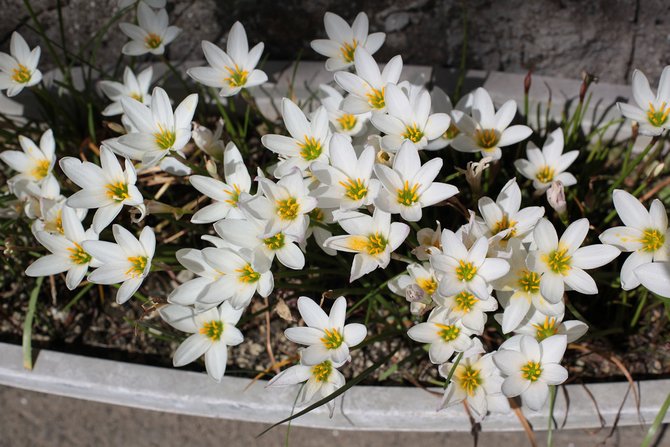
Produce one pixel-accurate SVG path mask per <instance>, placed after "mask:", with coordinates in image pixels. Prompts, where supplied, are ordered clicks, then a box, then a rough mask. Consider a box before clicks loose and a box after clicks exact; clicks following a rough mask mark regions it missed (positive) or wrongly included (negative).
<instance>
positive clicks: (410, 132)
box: [401, 124, 424, 143]
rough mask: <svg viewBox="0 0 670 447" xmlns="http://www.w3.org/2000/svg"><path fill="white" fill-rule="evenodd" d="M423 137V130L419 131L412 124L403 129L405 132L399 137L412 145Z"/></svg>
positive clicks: (417, 127)
mask: <svg viewBox="0 0 670 447" xmlns="http://www.w3.org/2000/svg"><path fill="white" fill-rule="evenodd" d="M423 135H424V134H423V130H421V129H419V126H417V125H416V124H412V125H411V126H407V127H405V132H404V133H403V134H402V135H401V136H402V137H403V138H405V139H407V140H409V141H411V142H412V143H418V142H419V141H421V139H422V138H423Z"/></svg>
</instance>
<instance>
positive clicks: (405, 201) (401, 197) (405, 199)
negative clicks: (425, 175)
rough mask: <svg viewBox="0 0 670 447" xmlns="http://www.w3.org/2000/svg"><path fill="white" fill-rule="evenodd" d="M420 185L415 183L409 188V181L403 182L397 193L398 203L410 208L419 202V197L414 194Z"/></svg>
mask: <svg viewBox="0 0 670 447" xmlns="http://www.w3.org/2000/svg"><path fill="white" fill-rule="evenodd" d="M420 186H421V185H420V184H418V183H415V184H414V185H412V187H411V188H410V186H409V180H405V184H404V186H403V188H402V189H399V190H398V191H397V193H398V203H399V204H401V205H405V206H411V205H413V204H415V203H416V202H418V201H419V195H418V194H417V193H416V192H417V191H418V189H419V187H420Z"/></svg>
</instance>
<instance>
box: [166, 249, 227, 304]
mask: <svg viewBox="0 0 670 447" xmlns="http://www.w3.org/2000/svg"><path fill="white" fill-rule="evenodd" d="M176 258H177V261H179V263H180V264H181V265H183V266H184V267H186V269H187V270H188V271H189V272H192V273H193V274H194V275H195V277H194V278H193V279H190V280H188V281H186V282H184V283H182V284H181V285H179V286H177V288H175V289H174V290H173V291H172V292H171V293H170V295H169V296H168V302H169V303H172V304H180V305H183V306H190V305H193V304H195V302H196V301H197V300H199V299H201V298H203V299H205V300H207V299H209V298H217V299H218V298H221V296H226V297H227V295H222V292H223V293H226V291H222V290H220V288H219V286H220V284H217V283H216V281H217V280H218V279H220V278H221V272H219V271H218V270H217V269H216V267H215V266H214V265H212V264H210V263H209V262H208V261H207V259H205V256H204V255H203V253H202V250H196V249H193V248H182V249H181V250H177V253H176ZM212 284H214V286H212ZM221 301H223V299H221Z"/></svg>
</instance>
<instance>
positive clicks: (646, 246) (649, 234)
mask: <svg viewBox="0 0 670 447" xmlns="http://www.w3.org/2000/svg"><path fill="white" fill-rule="evenodd" d="M639 242H640V243H641V244H642V251H646V252H648V253H653V252H655V251H657V250H658V249H659V248H661V247H662V246H663V244H665V235H664V234H663V233H662V232H660V231H658V230H657V229H655V228H647V229H646V230H644V232H643V233H642V237H641V238H640V241H639Z"/></svg>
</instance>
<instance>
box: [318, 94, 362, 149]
mask: <svg viewBox="0 0 670 447" xmlns="http://www.w3.org/2000/svg"><path fill="white" fill-rule="evenodd" d="M319 90H321V91H322V92H323V93H325V95H326V96H325V97H324V98H321V105H322V106H324V107H325V108H326V112H328V119H329V120H330V124H331V126H333V128H334V129H335V132H337V133H341V134H344V135H349V136H351V137H354V136H357V135H360V134H362V133H363V132H364V131H365V128H366V123H367V122H368V120H369V119H370V115H371V114H370V113H363V114H360V115H354V114H352V113H347V112H345V111H344V110H342V103H343V102H344V97H343V96H342V95H341V94H340V92H338V91H337V90H335V89H334V88H333V87H331V86H329V85H326V84H321V85H320V86H319Z"/></svg>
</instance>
